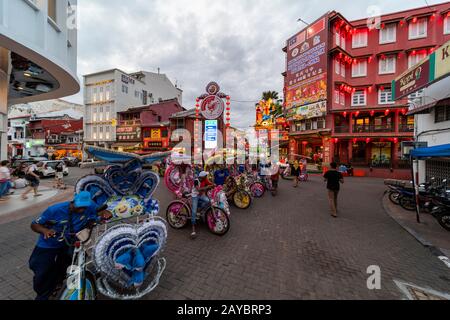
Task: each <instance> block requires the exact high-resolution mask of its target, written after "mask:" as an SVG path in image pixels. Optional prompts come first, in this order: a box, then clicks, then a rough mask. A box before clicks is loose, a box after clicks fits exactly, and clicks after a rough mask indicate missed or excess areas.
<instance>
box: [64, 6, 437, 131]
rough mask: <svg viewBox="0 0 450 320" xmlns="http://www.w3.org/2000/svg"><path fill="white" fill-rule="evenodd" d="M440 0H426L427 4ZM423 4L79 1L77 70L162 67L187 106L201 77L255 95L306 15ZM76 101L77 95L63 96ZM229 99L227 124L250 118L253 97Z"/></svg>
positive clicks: (277, 67) (200, 88)
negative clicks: (180, 91)
mask: <svg viewBox="0 0 450 320" xmlns="http://www.w3.org/2000/svg"><path fill="white" fill-rule="evenodd" d="M442 2H445V1H439V0H435V1H433V0H428V3H429V4H430V5H433V4H436V3H442ZM371 5H378V6H379V7H380V8H381V11H382V12H383V13H389V12H393V11H398V10H404V9H410V8H414V7H419V6H424V5H426V4H425V1H424V0H379V1H375V0H374V1H364V0H363V1H361V0H358V1H356V0H340V1H336V0H309V1H304V0H217V1H211V0H209V1H208V0H191V1H185V0H127V1H123V0H78V10H79V12H78V14H79V23H80V30H79V34H78V37H79V44H78V74H79V77H80V79H82V75H83V74H87V73H92V72H95V71H100V70H104V69H111V68H119V69H122V70H123V71H125V72H134V71H138V70H147V71H154V72H156V71H157V68H158V67H159V68H161V72H162V73H166V74H167V75H168V76H169V78H170V79H171V80H172V81H173V82H175V81H177V82H178V84H179V86H181V88H182V89H183V90H184V95H183V100H184V101H183V105H184V107H185V108H188V109H190V108H193V107H194V105H195V97H197V96H198V95H200V94H202V93H204V91H205V86H206V84H207V83H208V82H210V81H212V80H214V81H217V82H218V83H219V84H220V85H221V87H222V91H223V92H225V93H227V94H229V95H231V97H232V99H233V100H238V101H255V102H256V101H257V100H258V99H260V97H261V93H262V92H263V91H267V90H275V91H278V92H282V91H283V77H282V76H281V73H282V72H283V71H284V66H285V55H284V53H283V52H282V51H281V49H282V48H283V46H284V45H285V43H286V40H287V39H288V38H289V37H291V36H292V35H294V34H295V33H297V32H298V31H299V30H300V29H302V28H303V27H304V25H303V24H302V23H300V22H297V19H298V18H299V17H301V18H302V19H303V20H305V21H307V22H312V21H314V20H315V19H317V18H319V17H320V16H321V15H323V14H324V13H325V12H326V11H329V10H330V11H331V10H336V11H339V12H341V13H342V14H343V15H344V16H345V17H346V18H348V19H350V20H354V19H360V18H362V17H366V16H367V15H368V14H367V8H368V7H369V6H371ZM69 100H71V101H75V102H79V103H82V94H78V95H76V96H74V97H71V98H69ZM255 102H246V103H245V102H244V103H237V102H233V105H232V108H233V109H232V125H233V126H236V127H240V128H246V127H248V126H250V125H251V124H252V123H253V122H254V117H255V115H254V103H255Z"/></svg>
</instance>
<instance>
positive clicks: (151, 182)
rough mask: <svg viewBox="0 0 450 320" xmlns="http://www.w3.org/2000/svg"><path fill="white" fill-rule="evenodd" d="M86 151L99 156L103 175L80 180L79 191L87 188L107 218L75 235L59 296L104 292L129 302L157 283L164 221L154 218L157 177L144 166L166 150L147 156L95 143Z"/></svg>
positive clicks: (87, 296) (162, 262) (161, 263)
mask: <svg viewBox="0 0 450 320" xmlns="http://www.w3.org/2000/svg"><path fill="white" fill-rule="evenodd" d="M85 151H86V152H87V153H88V154H89V155H90V156H92V157H94V158H96V159H98V160H101V161H102V162H101V163H99V164H97V165H104V166H106V169H105V170H104V171H103V173H102V174H95V175H88V176H85V177H83V178H81V179H80V180H79V181H78V183H77V185H76V187H75V189H76V190H75V191H76V192H77V193H79V192H82V191H87V192H89V193H90V194H91V198H92V200H93V201H94V202H95V203H96V205H97V206H98V207H102V208H103V209H102V210H106V211H108V212H109V213H110V216H111V219H109V220H108V221H107V222H106V223H105V224H103V225H100V226H97V227H96V228H95V229H94V230H93V231H92V230H91V231H86V230H85V231H83V232H81V233H80V234H78V235H77V237H78V240H79V241H78V242H77V243H76V244H75V249H74V251H75V253H74V256H73V262H72V265H71V267H70V268H69V270H68V278H67V286H66V288H65V290H64V291H63V293H62V296H61V299H62V300H90V299H95V298H96V296H97V291H98V293H100V294H102V295H103V296H106V297H109V298H112V299H120V300H132V299H139V298H142V297H144V296H145V295H147V294H149V293H150V292H151V291H153V290H154V289H155V288H156V287H157V286H158V284H159V279H160V277H161V275H162V273H163V271H164V269H165V266H166V260H165V259H164V258H163V257H162V252H163V250H164V247H165V244H166V241H167V226H166V221H165V220H164V219H162V218H160V217H158V216H157V214H158V212H159V204H158V201H157V200H155V199H153V193H154V191H155V190H156V188H157V186H158V184H159V177H158V175H157V174H155V173H154V172H152V171H144V170H143V166H144V165H148V164H150V165H151V164H152V163H154V162H157V161H161V160H163V159H164V158H166V157H167V156H169V154H168V153H158V154H153V155H150V156H142V157H141V156H137V155H134V154H129V153H123V152H116V151H111V150H106V149H102V148H97V147H87V148H86V149H85Z"/></svg>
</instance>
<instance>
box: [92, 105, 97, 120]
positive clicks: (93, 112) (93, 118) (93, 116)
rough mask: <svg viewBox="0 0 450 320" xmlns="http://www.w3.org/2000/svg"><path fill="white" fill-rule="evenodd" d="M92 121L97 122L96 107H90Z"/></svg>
mask: <svg viewBox="0 0 450 320" xmlns="http://www.w3.org/2000/svg"><path fill="white" fill-rule="evenodd" d="M92 121H93V122H97V108H92Z"/></svg>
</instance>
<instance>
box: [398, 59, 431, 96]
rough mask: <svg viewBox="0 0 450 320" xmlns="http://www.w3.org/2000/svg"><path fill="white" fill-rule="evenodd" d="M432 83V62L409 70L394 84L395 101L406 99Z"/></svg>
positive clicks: (425, 61)
mask: <svg viewBox="0 0 450 320" xmlns="http://www.w3.org/2000/svg"><path fill="white" fill-rule="evenodd" d="M429 83H430V60H429V59H426V60H424V61H423V62H422V63H420V64H419V65H417V66H415V67H413V68H412V69H409V70H408V71H406V72H405V73H404V74H402V75H401V76H400V77H399V78H397V79H396V80H395V81H393V82H392V91H393V92H392V93H393V100H398V99H401V98H404V97H406V96H408V95H410V94H411V93H414V92H416V91H418V90H420V89H422V88H425V87H426V86H427V85H428V84H429Z"/></svg>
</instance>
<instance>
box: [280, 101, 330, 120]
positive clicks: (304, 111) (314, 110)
mask: <svg viewBox="0 0 450 320" xmlns="http://www.w3.org/2000/svg"><path fill="white" fill-rule="evenodd" d="M326 114H327V101H320V102H317V103H313V104H309V105H306V106H301V107H297V108H294V109H291V110H289V112H288V114H287V118H288V120H289V121H293V120H304V119H312V118H319V117H324V116H326Z"/></svg>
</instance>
